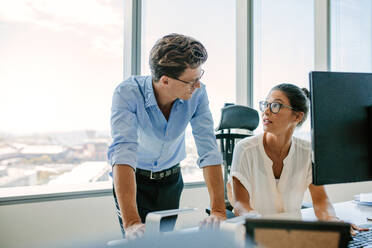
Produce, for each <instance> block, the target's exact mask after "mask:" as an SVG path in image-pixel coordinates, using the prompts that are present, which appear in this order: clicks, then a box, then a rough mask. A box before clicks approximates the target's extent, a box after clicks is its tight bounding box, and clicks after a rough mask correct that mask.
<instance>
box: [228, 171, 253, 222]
mask: <svg viewBox="0 0 372 248" xmlns="http://www.w3.org/2000/svg"><path fill="white" fill-rule="evenodd" d="M232 178H233V188H234V190H233V192H232V193H233V194H231V187H228V190H229V191H230V192H228V194H230V196H231V195H232V197H229V201H230V203H231V205H233V206H234V213H235V215H237V216H239V215H244V214H246V213H248V212H249V211H252V210H253V208H252V207H251V205H250V204H249V200H250V197H249V193H248V191H247V190H246V188H244V186H243V184H241V182H240V181H239V180H238V179H237V178H236V177H234V176H233V177H232ZM230 198H232V199H230Z"/></svg>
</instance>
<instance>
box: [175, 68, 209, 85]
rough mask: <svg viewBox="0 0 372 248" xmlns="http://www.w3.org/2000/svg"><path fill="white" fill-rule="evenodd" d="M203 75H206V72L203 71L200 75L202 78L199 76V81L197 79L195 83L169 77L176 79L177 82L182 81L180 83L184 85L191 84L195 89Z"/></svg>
mask: <svg viewBox="0 0 372 248" xmlns="http://www.w3.org/2000/svg"><path fill="white" fill-rule="evenodd" d="M203 75H204V70H203V69H202V70H201V74H200V76H199V77H198V79H196V80H195V81H194V82H188V81H185V80H182V79H179V78H176V77H170V76H168V77H170V78H173V79H176V80H178V81H180V82H182V83H184V84H189V85H191V87H194V85H195V84H196V83H200V79H201V78H202V76H203Z"/></svg>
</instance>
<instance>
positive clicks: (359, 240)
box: [348, 228, 372, 248]
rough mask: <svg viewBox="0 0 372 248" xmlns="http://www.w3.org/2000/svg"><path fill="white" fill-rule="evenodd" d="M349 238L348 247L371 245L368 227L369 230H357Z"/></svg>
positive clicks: (371, 235)
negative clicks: (355, 233) (357, 231)
mask: <svg viewBox="0 0 372 248" xmlns="http://www.w3.org/2000/svg"><path fill="white" fill-rule="evenodd" d="M351 239H352V240H350V241H349V245H348V247H353V248H356V247H358V248H359V247H372V230H371V228H370V229H369V231H362V232H359V233H357V235H356V236H353V237H352V238H351Z"/></svg>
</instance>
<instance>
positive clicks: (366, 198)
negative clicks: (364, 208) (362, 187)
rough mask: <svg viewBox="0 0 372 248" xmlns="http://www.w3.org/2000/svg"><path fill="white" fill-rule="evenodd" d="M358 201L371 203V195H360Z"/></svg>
mask: <svg viewBox="0 0 372 248" xmlns="http://www.w3.org/2000/svg"><path fill="white" fill-rule="evenodd" d="M360 201H361V202H369V203H372V193H361V194H360Z"/></svg>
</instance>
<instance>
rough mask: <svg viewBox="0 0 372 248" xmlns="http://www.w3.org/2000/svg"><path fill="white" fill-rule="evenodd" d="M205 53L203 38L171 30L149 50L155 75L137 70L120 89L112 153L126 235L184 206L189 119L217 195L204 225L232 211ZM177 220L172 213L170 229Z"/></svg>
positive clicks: (208, 182) (114, 109)
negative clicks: (157, 214) (152, 216)
mask: <svg viewBox="0 0 372 248" xmlns="http://www.w3.org/2000/svg"><path fill="white" fill-rule="evenodd" d="M206 60H207V51H206V49H205V48H204V46H203V45H202V44H201V43H200V42H199V41H197V40H195V39H193V38H191V37H187V36H184V35H180V34H170V35H166V36H164V37H163V38H161V39H160V40H158V41H157V42H156V44H155V45H154V47H153V48H152V50H151V53H150V68H151V74H152V75H151V76H132V77H130V78H129V79H127V80H125V81H124V82H123V83H121V84H120V85H119V86H118V87H117V88H116V89H115V92H114V96H113V101H112V109H111V129H112V130H111V133H112V138H113V142H112V144H111V146H110V147H109V150H108V157H109V160H110V163H111V164H112V166H113V180H114V198H115V202H116V206H117V209H118V216H119V222H120V226H121V230H122V233H123V236H124V235H125V237H126V238H129V239H132V238H136V237H141V236H142V235H143V234H144V230H145V226H144V224H143V223H144V222H145V218H146V215H147V214H148V213H149V212H152V211H159V210H166V209H175V208H179V200H180V196H181V192H182V189H183V180H182V175H181V172H180V167H179V163H180V162H181V161H182V160H183V159H184V158H185V157H186V153H185V129H186V126H187V124H188V123H189V122H190V123H191V126H192V130H193V135H194V138H195V142H196V146H197V150H198V155H199V159H198V165H199V167H201V168H203V174H204V178H205V182H206V185H207V187H208V192H209V196H210V201H211V216H209V217H208V218H206V219H205V220H204V221H203V222H202V226H217V225H218V223H219V221H221V220H224V219H225V218H226V216H225V204H224V192H223V179H222V171H221V162H222V158H221V155H220V153H219V151H218V149H217V143H216V139H215V135H214V130H213V119H212V115H211V113H210V110H209V106H208V104H209V103H208V97H207V93H206V90H205V86H204V85H203V84H201V82H200V78H201V77H202V75H203V73H204V71H203V70H202V68H201V67H202V65H203V64H204V62H205V61H206ZM175 220H176V219H173V220H171V224H170V225H171V229H173V226H174V224H175Z"/></svg>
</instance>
